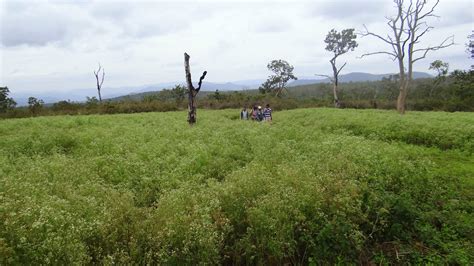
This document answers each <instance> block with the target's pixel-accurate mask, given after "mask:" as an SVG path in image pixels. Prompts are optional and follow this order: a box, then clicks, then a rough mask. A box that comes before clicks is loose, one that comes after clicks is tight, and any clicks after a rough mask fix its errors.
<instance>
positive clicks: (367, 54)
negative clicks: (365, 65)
mask: <svg viewBox="0 0 474 266" xmlns="http://www.w3.org/2000/svg"><path fill="white" fill-rule="evenodd" d="M376 54H388V55H390V56H393V57H394V60H395V59H396V58H398V56H397V55H396V54H395V53H391V52H385V51H381V52H374V53H366V54H363V55H361V56H360V57H359V58H364V57H365V56H370V55H376Z"/></svg>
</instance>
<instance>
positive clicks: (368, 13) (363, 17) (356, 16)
mask: <svg viewBox="0 0 474 266" xmlns="http://www.w3.org/2000/svg"><path fill="white" fill-rule="evenodd" d="M387 3H390V1H383V2H382V1H379V0H358V1H342V0H334V1H319V2H316V3H315V4H313V5H311V6H310V7H309V8H308V9H307V15H309V16H313V17H324V18H326V19H331V20H346V21H347V20H349V21H354V22H356V23H369V22H372V21H374V20H376V19H380V18H382V19H383V17H384V15H385V13H384V12H385V10H386V7H387Z"/></svg>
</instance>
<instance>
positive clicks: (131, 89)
mask: <svg viewBox="0 0 474 266" xmlns="http://www.w3.org/2000/svg"><path fill="white" fill-rule="evenodd" d="M389 75H391V74H370V73H363V72H352V73H349V74H345V75H341V76H340V78H339V79H340V82H360V81H377V80H381V79H382V78H383V77H388V76H389ZM413 76H414V78H415V79H418V78H430V77H432V76H431V75H430V74H427V73H424V72H414V73H413ZM264 81H265V80H264V79H253V80H237V81H232V82H226V83H218V82H206V81H204V82H203V84H202V91H216V90H219V91H238V90H247V89H256V88H258V87H259V86H260V84H262V83H263V82H264ZM328 82H329V79H327V78H324V79H318V78H317V77H316V76H315V77H314V78H312V77H302V78H301V79H298V80H296V81H293V82H291V83H290V84H289V87H295V86H301V85H309V84H318V83H328ZM176 84H181V85H185V83H184V82H181V81H179V82H178V81H176V82H164V83H156V84H147V85H137V86H126V87H113V88H103V89H102V95H103V98H104V99H112V100H120V99H123V98H132V99H141V98H143V96H144V95H146V94H152V93H153V92H156V91H160V90H162V89H170V88H172V87H174V86H175V85H176ZM195 85H197V84H195ZM30 96H33V97H36V98H38V99H42V100H43V101H44V102H45V103H54V102H58V101H63V100H71V101H76V102H83V101H85V100H86V97H92V96H97V91H96V89H95V88H87V89H76V90H68V91H64V92H63V91H61V90H57V91H54V92H52V91H51V92H43V93H15V92H14V91H12V97H13V98H14V99H15V101H16V102H17V103H18V105H20V106H22V105H27V103H28V97H30Z"/></svg>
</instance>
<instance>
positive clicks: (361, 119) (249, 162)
mask: <svg viewBox="0 0 474 266" xmlns="http://www.w3.org/2000/svg"><path fill="white" fill-rule="evenodd" d="M274 120H275V121H274V122H273V123H272V124H268V123H263V124H260V123H253V122H250V121H240V120H239V119H238V111H236V110H223V111H198V124H197V125H195V126H194V127H189V126H188V125H187V123H186V113H185V112H170V113H143V114H130V115H91V116H62V117H60V116H57V117H38V118H28V119H13V120H3V121H0V260H1V261H0V264H71V263H78V264H93V263H100V264H103V263H105V264H109V263H120V264H125V263H134V264H146V263H153V262H154V263H165V264H196V263H208V264H271V265H273V264H287V263H290V264H321V263H330V264H333V263H347V262H354V263H363V264H367V263H381V264H386V263H397V264H402V263H429V262H431V263H435V264H438V263H448V264H469V263H472V261H474V258H473V254H474V248H473V240H474V239H473V238H474V216H473V210H474V157H473V151H474V115H473V114H472V113H441V112H439V113H438V112H427V113H421V112H409V113H408V114H406V115H405V116H400V115H398V114H396V113H395V112H393V111H377V110H348V109H346V110H334V109H298V110H292V111H282V112H276V113H275V114H274Z"/></svg>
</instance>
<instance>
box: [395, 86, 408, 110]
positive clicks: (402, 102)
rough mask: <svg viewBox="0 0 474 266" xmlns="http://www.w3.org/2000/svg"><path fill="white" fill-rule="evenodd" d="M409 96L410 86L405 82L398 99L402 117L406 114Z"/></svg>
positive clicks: (398, 108)
mask: <svg viewBox="0 0 474 266" xmlns="http://www.w3.org/2000/svg"><path fill="white" fill-rule="evenodd" d="M407 94H408V84H407V83H405V82H404V83H403V84H402V85H401V86H400V93H399V94H398V98H397V111H398V113H399V114H401V115H403V114H405V108H406V99H407Z"/></svg>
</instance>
